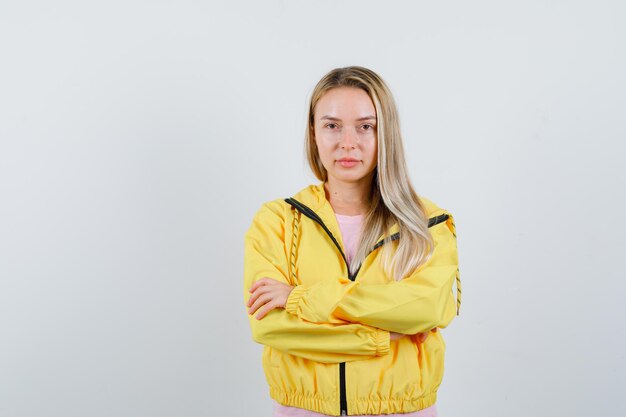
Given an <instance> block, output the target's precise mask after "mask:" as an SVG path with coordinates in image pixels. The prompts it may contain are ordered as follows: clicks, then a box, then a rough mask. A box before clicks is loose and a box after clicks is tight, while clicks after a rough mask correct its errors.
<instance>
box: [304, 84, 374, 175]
mask: <svg viewBox="0 0 626 417" xmlns="http://www.w3.org/2000/svg"><path fill="white" fill-rule="evenodd" d="M313 110H314V129H315V130H314V131H315V142H316V144H317V149H318V151H319V155H320V158H321V160H322V165H324V168H326V170H327V171H328V176H329V179H330V177H332V178H333V179H335V180H339V181H342V182H355V181H362V180H367V181H371V179H372V177H373V172H374V169H375V168H376V163H377V153H378V140H377V134H376V109H375V108H374V103H372V100H371V99H370V97H369V96H368V95H367V93H366V92H365V91H364V90H361V89H360V88H353V87H338V88H333V89H332V90H329V91H327V92H326V93H325V94H324V95H323V96H322V98H320V99H319V101H318V102H317V104H316V106H315V109H313Z"/></svg>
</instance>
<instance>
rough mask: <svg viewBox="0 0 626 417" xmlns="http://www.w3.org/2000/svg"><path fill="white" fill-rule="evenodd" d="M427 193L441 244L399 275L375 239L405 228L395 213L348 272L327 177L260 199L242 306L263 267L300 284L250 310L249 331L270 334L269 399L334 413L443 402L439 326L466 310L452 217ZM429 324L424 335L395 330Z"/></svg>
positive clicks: (265, 339) (249, 235) (266, 339)
mask: <svg viewBox="0 0 626 417" xmlns="http://www.w3.org/2000/svg"><path fill="white" fill-rule="evenodd" d="M421 200H422V203H423V204H424V206H425V208H426V212H427V215H428V217H429V219H430V221H429V227H430V229H429V230H430V232H431V234H432V236H433V238H434V240H435V249H434V252H433V254H432V256H431V258H430V259H429V260H428V261H427V262H426V263H425V264H423V265H422V266H421V267H420V268H418V269H417V270H416V271H415V272H414V273H413V274H412V275H410V276H409V277H406V278H405V279H403V280H402V281H395V280H394V279H393V278H391V277H389V276H387V275H385V273H384V272H383V269H382V265H381V262H382V256H380V252H381V251H380V250H377V249H378V247H379V246H380V245H381V244H383V243H385V242H387V241H388V240H387V241H385V242H383V237H391V239H397V238H398V237H399V234H398V225H397V224H395V225H394V226H393V227H392V228H391V229H390V230H389V231H388V233H387V235H386V236H381V237H380V239H379V243H378V244H377V245H376V246H375V248H374V249H373V250H372V252H370V254H369V255H368V256H367V257H366V258H365V261H364V262H363V264H362V265H361V268H360V269H359V271H358V272H357V274H356V276H355V277H350V275H349V273H348V267H347V265H346V262H345V260H344V255H343V242H342V239H341V232H340V231H339V226H338V224H337V220H336V217H335V215H334V212H333V209H332V207H331V206H330V203H329V202H328V200H327V199H326V196H325V193H324V183H319V184H317V185H310V186H308V187H306V188H304V189H303V190H301V191H300V192H299V193H297V194H296V195H295V196H294V197H293V199H285V200H283V199H277V200H273V201H269V202H267V203H265V204H263V205H262V206H261V208H260V209H259V211H258V212H257V213H256V215H255V217H254V219H253V221H252V224H251V226H250V228H249V229H248V231H247V232H246V235H245V256H244V306H245V304H246V303H247V301H248V299H249V297H250V293H249V288H250V287H251V286H252V284H253V283H254V282H255V281H257V280H259V279H261V278H263V277H269V278H273V279H275V280H279V281H282V282H285V283H288V284H289V285H292V286H294V287H295V288H294V289H293V290H292V292H291V294H290V295H289V298H288V299H287V304H286V305H285V308H284V309H282V308H281V309H274V310H271V311H270V312H269V313H268V314H267V315H266V316H265V317H263V318H262V319H260V320H258V319H256V318H255V317H254V316H253V315H248V318H249V321H250V326H251V329H252V337H253V339H254V340H255V341H256V342H258V343H261V344H263V345H265V347H264V349H263V369H264V372H265V376H266V379H267V382H268V385H269V392H270V396H271V398H273V399H274V400H276V401H278V402H279V403H281V404H284V405H288V406H293V407H300V408H305V409H308V410H313V411H316V412H318V413H324V414H329V415H335V416H337V415H353V414H390V413H408V412H412V411H416V410H421V409H423V408H426V407H429V406H431V405H432V404H434V403H435V401H436V398H437V389H438V388H439V385H440V384H441V381H442V378H443V370H444V352H445V342H444V340H443V337H442V335H441V332H439V331H437V328H445V327H447V326H448V324H449V323H450V321H451V320H452V319H453V318H454V316H455V315H456V314H458V306H460V281H459V269H458V257H457V246H456V234H455V233H456V232H455V225H454V220H453V217H452V215H451V214H450V213H449V212H447V211H446V210H444V209H441V208H439V207H437V206H436V205H435V204H434V203H433V202H431V201H429V200H428V199H426V198H424V197H421ZM455 280H456V284H457V285H456V287H457V300H456V301H455V298H454V293H453V284H454V283H455ZM457 304H458V305H457ZM246 310H247V308H246ZM431 329H432V330H431ZM425 331H430V334H429V335H428V337H427V338H426V340H425V341H424V342H423V343H420V342H419V341H418V340H417V338H414V337H408V336H406V337H402V338H400V339H398V340H395V341H390V338H389V332H397V333H404V334H415V333H418V332H425Z"/></svg>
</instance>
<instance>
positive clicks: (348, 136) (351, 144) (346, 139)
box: [341, 129, 357, 149]
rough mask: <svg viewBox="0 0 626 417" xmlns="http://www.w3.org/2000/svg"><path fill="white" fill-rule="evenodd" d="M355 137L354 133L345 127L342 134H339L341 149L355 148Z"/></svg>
mask: <svg viewBox="0 0 626 417" xmlns="http://www.w3.org/2000/svg"><path fill="white" fill-rule="evenodd" d="M356 145H357V138H356V134H355V133H354V132H352V131H351V130H350V129H345V130H344V132H343V135H341V148H342V149H356Z"/></svg>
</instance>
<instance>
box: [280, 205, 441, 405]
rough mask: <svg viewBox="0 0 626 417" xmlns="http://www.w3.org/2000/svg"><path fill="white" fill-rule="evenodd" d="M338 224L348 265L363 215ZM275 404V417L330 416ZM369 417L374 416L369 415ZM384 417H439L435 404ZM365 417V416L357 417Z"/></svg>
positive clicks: (339, 219) (341, 219)
mask: <svg viewBox="0 0 626 417" xmlns="http://www.w3.org/2000/svg"><path fill="white" fill-rule="evenodd" d="M335 216H336V217H337V222H338V223H339V230H340V231H341V238H342V240H343V246H344V250H345V253H346V258H347V260H348V264H350V262H352V259H353V258H354V254H355V253H356V250H357V244H358V243H359V239H360V237H361V224H362V223H363V218H364V215H363V214H359V215H358V216H345V215H343V214H337V213H335ZM272 402H273V404H274V417H327V416H328V414H320V413H316V412H315V411H310V410H305V409H303V408H298V407H288V406H285V405H282V404H279V403H278V402H276V401H274V400H272ZM367 416H368V417H371V416H373V414H367ZM380 416H383V417H437V408H436V406H435V404H433V405H431V406H430V407H428V408H424V409H423V410H419V411H414V412H412V413H404V414H380ZM356 417H364V416H356Z"/></svg>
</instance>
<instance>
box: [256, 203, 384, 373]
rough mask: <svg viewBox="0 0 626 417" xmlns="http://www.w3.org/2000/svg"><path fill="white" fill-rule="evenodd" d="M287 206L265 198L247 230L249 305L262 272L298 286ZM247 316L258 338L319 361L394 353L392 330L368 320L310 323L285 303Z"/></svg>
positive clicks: (265, 342)
mask: <svg viewBox="0 0 626 417" xmlns="http://www.w3.org/2000/svg"><path fill="white" fill-rule="evenodd" d="M283 205H284V203H283V202H282V201H280V200H275V201H273V202H268V203H265V204H264V205H263V206H262V207H261V209H260V210H259V211H258V212H257V214H256V215H255V217H254V219H253V221H252V225H251V226H250V228H249V229H248V231H247V232H246V235H245V245H244V246H245V251H244V306H245V305H246V304H247V302H248V299H249V298H250V291H249V289H250V287H251V286H252V284H253V283H254V282H256V281H257V280H259V279H261V278H263V277H268V278H272V279H275V280H278V281H281V282H284V283H287V284H289V285H292V286H295V285H294V283H292V282H290V280H289V278H288V277H289V268H288V266H287V263H288V257H287V253H286V250H285V241H284V234H285V226H284V214H285V210H286V206H283ZM246 312H247V307H246ZM248 319H249V322H250V327H251V329H252V338H253V339H254V340H255V341H256V342H257V343H260V344H263V345H267V346H271V347H273V348H276V349H279V350H282V351H284V352H287V353H290V354H292V355H296V356H301V357H303V358H306V359H311V360H315V361H318V362H325V363H338V362H346V361H354V360H362V359H368V358H371V357H374V356H382V355H386V354H387V353H389V340H390V339H389V332H387V331H384V330H381V329H377V328H375V327H372V326H368V325H363V324H357V323H347V322H342V323H324V322H318V323H311V322H307V321H305V320H302V319H301V318H299V317H298V316H296V315H293V314H289V313H287V311H285V309H282V308H280V309H273V310H271V311H270V312H269V313H268V314H267V315H266V316H265V317H263V318H262V319H260V320H259V319H257V318H256V317H254V316H253V315H250V314H248Z"/></svg>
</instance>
